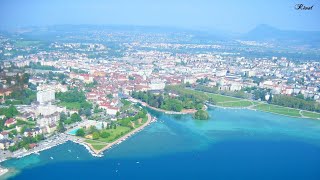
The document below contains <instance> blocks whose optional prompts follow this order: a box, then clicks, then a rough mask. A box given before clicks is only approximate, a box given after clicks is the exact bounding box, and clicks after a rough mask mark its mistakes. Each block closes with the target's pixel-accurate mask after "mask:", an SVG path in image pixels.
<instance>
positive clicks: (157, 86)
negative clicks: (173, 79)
mask: <svg viewBox="0 0 320 180" xmlns="http://www.w3.org/2000/svg"><path fill="white" fill-rule="evenodd" d="M165 86H166V84H165V83H164V82H163V81H161V80H159V79H157V80H152V81H151V83H150V84H149V87H150V90H163V89H164V88H165Z"/></svg>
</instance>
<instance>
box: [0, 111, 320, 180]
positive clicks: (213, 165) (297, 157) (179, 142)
mask: <svg viewBox="0 0 320 180" xmlns="http://www.w3.org/2000/svg"><path fill="white" fill-rule="evenodd" d="M149 112H150V113H151V114H152V115H153V116H156V117H157V118H158V121H157V122H155V123H152V124H151V125H150V126H148V127H146V128H145V129H144V130H143V131H141V132H139V133H137V134H135V135H134V136H132V137H130V138H129V139H127V140H126V141H124V142H122V143H121V144H119V145H116V146H114V147H112V148H111V149H109V150H107V151H106V152H104V157H102V158H97V157H92V156H91V154H90V153H89V152H88V151H87V150H86V149H85V148H84V147H83V146H81V145H78V144H74V143H72V142H67V143H65V144H62V145H60V146H57V147H54V148H52V149H49V150H46V151H43V152H41V153H40V155H35V154H34V155H30V156H27V157H24V158H21V159H13V160H9V161H6V162H3V163H1V165H2V166H4V167H8V168H14V169H15V170H16V172H15V173H13V174H11V175H12V176H11V179H30V178H31V177H32V179H57V178H63V179H66V178H72V179H75V178H78V179H89V178H93V177H94V178H96V177H98V178H104V179H138V178H139V179H208V178H210V179H320V171H319V170H318V169H319V167H320V121H319V120H311V119H299V118H290V117H285V116H279V115H274V114H270V113H264V112H259V111H252V110H245V109H243V110H234V109H222V108H213V109H209V114H210V116H211V119H210V120H208V121H199V120H193V119H192V117H191V115H166V114H163V113H159V112H155V111H153V110H149Z"/></svg>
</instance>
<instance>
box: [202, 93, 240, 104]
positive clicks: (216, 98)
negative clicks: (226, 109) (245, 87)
mask: <svg viewBox="0 0 320 180" xmlns="http://www.w3.org/2000/svg"><path fill="white" fill-rule="evenodd" d="M206 94H207V95H208V96H209V97H211V98H212V99H213V100H214V101H215V102H216V103H219V102H225V101H241V99H238V98H234V97H229V96H224V95H220V94H211V93H206Z"/></svg>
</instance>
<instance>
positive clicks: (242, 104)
mask: <svg viewBox="0 0 320 180" xmlns="http://www.w3.org/2000/svg"><path fill="white" fill-rule="evenodd" d="M217 105H218V106H222V107H249V106H251V105H252V102H251V101H247V100H240V101H239V100H238V101H232V102H218V103H217Z"/></svg>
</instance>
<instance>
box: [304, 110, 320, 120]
mask: <svg viewBox="0 0 320 180" xmlns="http://www.w3.org/2000/svg"><path fill="white" fill-rule="evenodd" d="M302 115H303V116H306V117H309V118H314V119H317V118H320V113H316V112H309V111H302Z"/></svg>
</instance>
